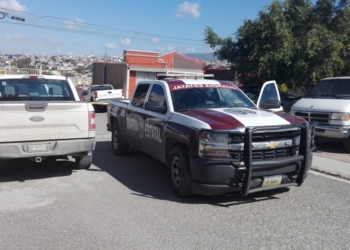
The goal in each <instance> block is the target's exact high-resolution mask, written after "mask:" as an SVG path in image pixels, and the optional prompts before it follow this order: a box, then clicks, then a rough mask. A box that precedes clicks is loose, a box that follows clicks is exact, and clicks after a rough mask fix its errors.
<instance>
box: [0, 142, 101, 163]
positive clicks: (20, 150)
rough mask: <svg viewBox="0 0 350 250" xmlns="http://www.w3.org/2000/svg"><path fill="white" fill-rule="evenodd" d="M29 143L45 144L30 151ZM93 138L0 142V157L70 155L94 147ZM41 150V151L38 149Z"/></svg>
mask: <svg viewBox="0 0 350 250" xmlns="http://www.w3.org/2000/svg"><path fill="white" fill-rule="evenodd" d="M31 145H38V146H40V147H41V146H42V145H46V146H45V148H46V149H39V150H38V151H31V150H30V148H31V147H32V146H31ZM95 146H96V141H95V138H88V139H75V140H59V141H40V142H17V143H0V158H3V159H12V158H31V157H39V156H41V157H47V156H59V155H70V156H76V155H79V154H83V153H85V152H90V151H93V150H94V149H95ZM40 150H41V151H40Z"/></svg>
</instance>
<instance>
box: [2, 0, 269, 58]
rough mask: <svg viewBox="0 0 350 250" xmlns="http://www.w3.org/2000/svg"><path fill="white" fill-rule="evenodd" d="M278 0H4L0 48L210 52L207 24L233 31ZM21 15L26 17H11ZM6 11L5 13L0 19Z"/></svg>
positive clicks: (68, 51) (57, 51)
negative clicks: (206, 41) (207, 43)
mask: <svg viewBox="0 0 350 250" xmlns="http://www.w3.org/2000/svg"><path fill="white" fill-rule="evenodd" d="M271 1H272V0H188V1H184V0H124V1H121V0H100V1H96V0H57V1H54V0H45V1H43V0H0V12H3V13H6V14H7V16H5V17H4V18H3V19H0V53H1V54H6V53H7V54H14V53H18V54H22V53H27V54H33V55H57V54H63V55H95V56H102V55H105V54H107V55H108V56H122V55H123V50H125V49H131V50H145V51H156V52H159V53H160V54H166V53H169V52H173V51H177V52H179V53H182V54H186V53H207V52H211V50H210V48H209V47H208V46H207V45H206V44H205V43H204V42H203V39H204V29H205V26H211V27H212V28H213V29H214V31H215V32H216V33H217V34H218V35H220V36H221V37H228V36H231V35H233V33H234V32H235V31H236V30H237V28H238V27H239V26H241V25H242V23H243V20H244V19H255V18H257V15H258V12H259V10H262V9H263V8H264V6H266V5H269V4H270V3H271ZM12 16H15V17H21V18H24V19H25V22H21V21H16V20H13V19H11V17H12ZM1 17H2V15H1V14H0V18H1Z"/></svg>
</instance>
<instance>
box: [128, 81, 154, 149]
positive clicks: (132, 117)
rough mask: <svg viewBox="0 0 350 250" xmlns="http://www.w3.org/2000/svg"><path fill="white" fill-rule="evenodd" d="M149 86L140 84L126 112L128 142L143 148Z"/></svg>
mask: <svg viewBox="0 0 350 250" xmlns="http://www.w3.org/2000/svg"><path fill="white" fill-rule="evenodd" d="M149 86H150V85H149V84H140V85H138V86H137V88H136V90H135V94H134V96H133V99H132V101H131V105H129V108H128V110H127V111H126V135H127V141H129V142H130V143H131V144H134V145H136V146H137V147H138V148H141V145H142V140H143V138H144V135H145V127H144V121H143V116H144V111H145V110H144V102H145V100H146V96H147V92H148V89H149Z"/></svg>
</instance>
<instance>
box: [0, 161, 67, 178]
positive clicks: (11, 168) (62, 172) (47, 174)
mask: <svg viewBox="0 0 350 250" xmlns="http://www.w3.org/2000/svg"><path fill="white" fill-rule="evenodd" d="M73 170H74V163H73V162H70V161H68V160H59V161H56V162H48V161H43V162H41V163H35V162H32V161H31V160H29V159H14V160H1V161H0V183H1V182H15V181H18V182H25V181H28V180H36V179H47V178H53V177H63V176H69V175H72V173H73V172H74V171H73Z"/></svg>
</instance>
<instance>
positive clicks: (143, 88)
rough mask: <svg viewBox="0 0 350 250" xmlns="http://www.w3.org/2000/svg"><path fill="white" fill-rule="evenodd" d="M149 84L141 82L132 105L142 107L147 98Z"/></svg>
mask: <svg viewBox="0 0 350 250" xmlns="http://www.w3.org/2000/svg"><path fill="white" fill-rule="evenodd" d="M148 88H149V84H141V85H139V86H138V87H137V89H136V91H135V94H134V97H133V99H132V105H133V106H136V107H139V108H142V107H143V104H144V102H145V99H146V95H147V91H148Z"/></svg>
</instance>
